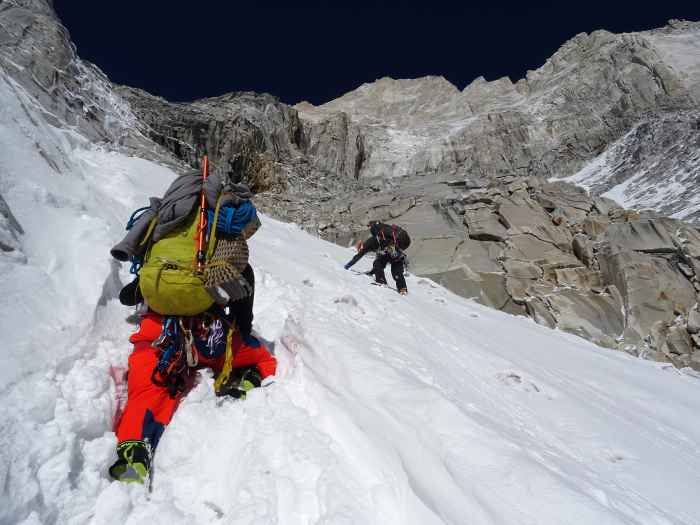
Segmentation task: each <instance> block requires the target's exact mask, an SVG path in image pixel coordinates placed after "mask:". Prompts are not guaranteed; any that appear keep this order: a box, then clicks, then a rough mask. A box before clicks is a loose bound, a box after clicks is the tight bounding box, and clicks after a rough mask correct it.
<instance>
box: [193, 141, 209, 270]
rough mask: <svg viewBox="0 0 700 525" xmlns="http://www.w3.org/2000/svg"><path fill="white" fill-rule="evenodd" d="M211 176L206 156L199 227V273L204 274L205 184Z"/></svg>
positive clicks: (203, 167) (197, 265)
mask: <svg viewBox="0 0 700 525" xmlns="http://www.w3.org/2000/svg"><path fill="white" fill-rule="evenodd" d="M208 176H209V157H208V156H207V155H204V158H203V159H202V193H201V195H200V200H199V225H198V226H197V261H196V267H197V273H204V263H205V262H206V261H205V258H206V255H205V253H204V236H205V235H206V231H207V199H206V195H205V194H204V183H205V182H206V181H207V177H208Z"/></svg>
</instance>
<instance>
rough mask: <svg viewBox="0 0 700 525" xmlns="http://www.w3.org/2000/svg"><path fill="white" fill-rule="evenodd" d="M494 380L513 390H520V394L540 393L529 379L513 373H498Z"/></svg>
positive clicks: (538, 388)
mask: <svg viewBox="0 0 700 525" xmlns="http://www.w3.org/2000/svg"><path fill="white" fill-rule="evenodd" d="M496 379H498V380H499V381H500V382H501V383H503V384H505V385H507V386H509V387H511V388H514V389H515V390H520V391H521V392H537V393H539V392H541V389H540V387H538V386H537V385H536V384H535V383H533V382H532V381H530V380H529V379H525V378H523V377H522V375H521V374H519V373H517V372H513V371H506V372H499V373H497V374H496Z"/></svg>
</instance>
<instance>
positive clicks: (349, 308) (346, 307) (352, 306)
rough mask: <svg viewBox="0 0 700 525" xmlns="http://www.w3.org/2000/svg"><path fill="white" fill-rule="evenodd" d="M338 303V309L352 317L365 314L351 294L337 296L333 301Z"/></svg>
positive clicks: (359, 316) (358, 317) (356, 317)
mask: <svg viewBox="0 0 700 525" xmlns="http://www.w3.org/2000/svg"><path fill="white" fill-rule="evenodd" d="M333 302H334V303H335V304H337V305H338V310H339V311H340V312H342V313H344V314H346V315H348V316H350V317H351V318H352V319H360V318H361V317H362V316H364V315H365V310H364V308H362V307H361V306H360V303H358V302H357V299H355V298H354V297H353V296H352V295H343V296H342V297H337V298H336V299H335V300H334V301H333Z"/></svg>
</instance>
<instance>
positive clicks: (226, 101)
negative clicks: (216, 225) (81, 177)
mask: <svg viewBox="0 0 700 525" xmlns="http://www.w3.org/2000/svg"><path fill="white" fill-rule="evenodd" d="M699 46H700V23H697V22H684V21H671V22H669V25H668V26H666V27H664V28H661V29H656V30H653V31H646V32H641V33H633V34H622V35H615V34H612V33H609V32H607V31H595V32H593V33H591V34H581V35H578V36H576V37H575V38H573V39H572V40H570V41H569V42H567V43H565V44H564V45H563V46H562V48H561V49H560V50H559V51H557V52H556V53H555V54H554V55H553V56H552V57H551V58H550V59H549V60H548V61H547V62H546V63H545V64H544V65H543V66H542V67H541V68H539V69H538V70H536V71H531V72H529V73H528V74H527V77H526V78H524V79H521V80H519V81H518V82H516V83H512V82H511V81H510V80H509V79H508V78H502V79H499V80H496V81H492V82H487V81H486V80H484V79H483V78H479V79H476V80H475V81H474V82H472V83H471V84H470V85H469V86H467V87H466V88H465V89H463V90H461V91H460V90H459V89H458V88H457V87H455V86H454V85H452V84H450V83H449V82H448V81H447V80H445V79H444V78H441V77H425V78H420V79H413V80H393V79H389V78H384V79H380V80H377V81H376V82H373V83H370V84H365V85H363V86H361V87H359V88H358V89H356V90H354V91H352V92H350V93H347V94H346V95H344V96H342V97H340V98H339V99H337V100H334V101H331V102H329V103H327V104H323V105H321V106H318V107H315V106H312V105H311V104H308V103H300V104H297V105H296V106H295V107H289V106H287V105H285V104H283V103H281V102H279V101H278V100H277V99H275V98H274V97H272V96H270V95H265V94H256V93H230V94H227V95H224V96H221V97H216V98H210V99H203V100H198V101H194V102H191V103H171V102H168V101H166V100H164V99H162V98H158V97H154V96H152V95H150V94H148V93H145V92H143V91H141V90H138V89H134V88H130V87H126V86H115V85H112V84H111V83H110V82H109V80H108V79H107V78H106V77H105V76H104V75H103V74H102V73H101V72H100V71H99V69H98V68H97V67H95V66H93V65H91V64H89V63H86V62H84V61H81V60H80V58H79V57H78V56H77V54H76V52H75V48H74V46H73V45H72V43H71V42H70V39H69V35H68V32H67V31H66V29H65V28H64V27H63V26H62V25H61V24H60V21H59V20H58V19H57V18H56V16H55V14H54V12H53V9H52V6H51V4H50V2H48V1H44V0H21V1H20V0H9V1H5V2H3V3H2V4H0V67H1V68H2V70H1V73H2V80H3V82H4V89H6V90H8V92H11V93H14V94H15V95H14V96H16V98H17V100H18V101H19V102H18V103H19V104H20V105H21V106H22V107H24V108H25V109H26V110H27V111H29V110H30V109H31V110H32V111H33V110H34V109H37V108H39V110H40V111H41V112H42V114H43V115H44V116H45V117H46V119H47V122H50V123H51V124H50V125H51V126H53V127H55V128H56V129H60V130H64V131H61V136H62V137H70V138H69V139H67V140H70V141H73V142H80V141H87V142H90V143H100V144H103V145H104V146H106V147H109V148H113V149H115V150H118V151H121V152H125V153H128V154H130V155H135V156H138V157H142V158H145V159H149V160H155V161H157V162H159V163H161V164H165V165H167V166H169V167H171V168H173V169H175V170H176V171H177V170H180V169H185V168H186V167H188V166H196V165H197V164H198V162H199V159H200V158H201V155H202V154H203V153H204V152H207V153H208V154H209V155H210V159H211V162H212V166H213V168H214V169H216V170H219V171H221V172H223V173H225V174H227V175H228V176H230V177H232V178H234V179H244V180H246V181H247V182H249V183H250V184H251V185H252V186H253V188H254V189H255V190H256V191H257V192H258V198H257V204H258V207H259V208H261V209H262V210H263V211H266V212H268V213H271V214H272V215H275V216H277V217H280V218H283V219H285V220H288V221H292V222H296V223H298V224H300V225H301V226H302V227H303V228H305V229H307V230H310V231H313V232H315V233H317V234H319V235H320V236H321V237H323V238H325V239H328V240H332V241H335V242H337V243H339V244H343V245H348V244H350V243H351V242H353V241H355V240H357V239H359V238H364V237H365V235H366V234H367V232H366V224H367V221H368V220H369V219H379V220H385V221H390V222H394V223H398V224H401V225H403V226H405V227H406V228H407V229H408V231H409V232H410V234H411V236H412V239H413V243H412V246H411V248H410V250H409V255H410V257H411V262H412V264H411V268H410V270H411V272H413V273H416V274H418V275H424V276H429V277H431V278H432V279H434V280H435V281H437V282H440V283H442V284H444V285H445V286H447V287H448V288H450V289H452V290H453V291H455V292H456V293H458V294H461V295H463V296H466V297H472V298H474V299H476V300H477V301H479V302H482V303H483V304H487V305H489V306H492V307H495V308H498V309H501V310H504V311H507V312H510V313H513V314H518V315H528V316H530V317H532V318H533V319H534V320H536V321H537V322H538V323H541V324H544V325H547V326H550V327H558V328H560V329H562V330H566V331H570V332H573V333H576V334H578V335H580V336H582V337H585V338H588V339H590V340H592V341H594V342H596V343H598V344H601V345H604V346H608V347H612V348H618V349H621V350H625V351H628V352H630V353H633V354H635V355H641V356H645V357H651V358H654V359H658V360H667V361H671V362H673V363H674V364H676V365H678V366H694V367H699V366H700V364H699V363H698V361H699V360H700V354H697V355H696V352H695V348H696V347H697V346H700V337H698V336H697V335H696V334H697V330H696V325H698V321H697V320H696V316H697V315H698V314H697V306H696V301H697V299H696V293H697V290H698V289H700V284H699V281H698V278H697V276H696V271H700V259H699V258H700V239H699V238H698V234H697V230H696V228H695V227H694V226H693V224H694V221H696V220H698V217H700V202H699V201H696V197H695V196H694V193H695V192H693V191H689V190H691V189H693V188H695V187H697V185H696V184H697V182H696V179H697V178H698V176H700V173H699V163H700V160H699V157H698V153H697V152H698V145H699V144H700V124H699V122H700V104H699V102H700V53H698V52H697V51H698V49H699ZM32 133H33V132H32V130H26V134H27V135H31V134H32ZM36 148H37V150H38V152H39V154H40V155H41V157H42V158H43V159H45V161H46V163H47V164H48V166H49V167H50V169H51V170H52V171H53V172H55V173H56V174H60V173H61V171H62V169H64V167H63V164H65V162H66V160H65V158H64V156H62V154H61V151H60V148H58V147H57V146H56V144H54V143H51V142H50V141H48V142H47V141H46V140H37V141H36ZM17 176H19V175H18V174H16V173H7V174H3V178H4V180H6V181H10V182H6V183H4V184H3V186H0V192H5V189H4V188H6V187H8V186H11V180H12V178H13V177H17ZM558 179H566V181H561V180H558ZM571 182H573V183H575V184H578V185H579V186H583V187H585V188H587V189H589V190H590V194H589V193H587V192H586V191H583V190H581V189H579V188H577V187H576V186H574V185H572V184H571ZM608 197H612V198H613V199H614V200H616V201H617V203H616V202H614V201H613V200H611V199H610V198H608ZM620 203H621V204H625V205H628V206H632V207H635V208H645V210H644V211H642V212H635V211H626V210H624V209H623V208H621V207H620V206H619V204H620ZM12 207H13V201H12V199H10V198H4V199H3V195H0V247H2V250H3V252H2V253H5V254H9V255H8V256H13V257H14V256H16V257H18V260H20V259H21V258H22V254H23V251H22V250H23V246H22V235H23V233H22V232H23V229H22V224H21V221H18V220H16V219H15V217H14V215H13V210H12ZM664 216H671V218H664ZM677 219H688V220H689V221H690V222H689V223H688V222H685V223H684V222H681V221H679V220H677ZM698 329H700V325H698ZM696 339H697V341H696Z"/></svg>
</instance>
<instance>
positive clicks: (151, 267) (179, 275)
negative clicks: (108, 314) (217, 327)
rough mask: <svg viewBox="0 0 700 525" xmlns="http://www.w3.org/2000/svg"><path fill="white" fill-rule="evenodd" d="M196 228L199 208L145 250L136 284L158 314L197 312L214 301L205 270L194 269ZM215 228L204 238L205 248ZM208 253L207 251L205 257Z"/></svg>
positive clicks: (197, 228) (213, 241) (205, 308)
mask: <svg viewBox="0 0 700 525" xmlns="http://www.w3.org/2000/svg"><path fill="white" fill-rule="evenodd" d="M198 230H199V210H198V209H197V208H194V209H193V210H192V211H191V212H190V214H189V215H188V217H187V219H186V220H185V222H184V223H183V224H182V225H181V226H178V227H177V228H176V229H175V230H173V231H172V232H170V233H168V234H167V235H165V236H164V237H163V238H162V239H159V240H158V242H156V243H154V244H153V245H152V246H151V247H150V248H149V249H148V250H147V251H146V255H145V257H144V263H143V267H142V268H141V270H140V271H139V287H140V289H141V294H142V295H143V298H144V299H145V300H146V303H148V306H150V307H151V309H152V310H154V311H156V312H158V313H159V314H164V315H185V316H190V315H197V314H200V313H202V312H204V311H205V310H207V309H208V308H209V307H210V306H211V305H212V304H214V298H213V297H212V296H211V294H210V293H209V292H208V290H207V286H206V284H207V279H206V273H205V272H204V271H202V272H198V271H197V268H196V254H197V236H198ZM215 231H216V229H212V233H211V235H210V238H209V240H208V247H209V248H213V247H214V246H215V245H216V238H215ZM207 251H208V252H209V251H210V250H207ZM210 256H211V253H207V259H209V257H210Z"/></svg>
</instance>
